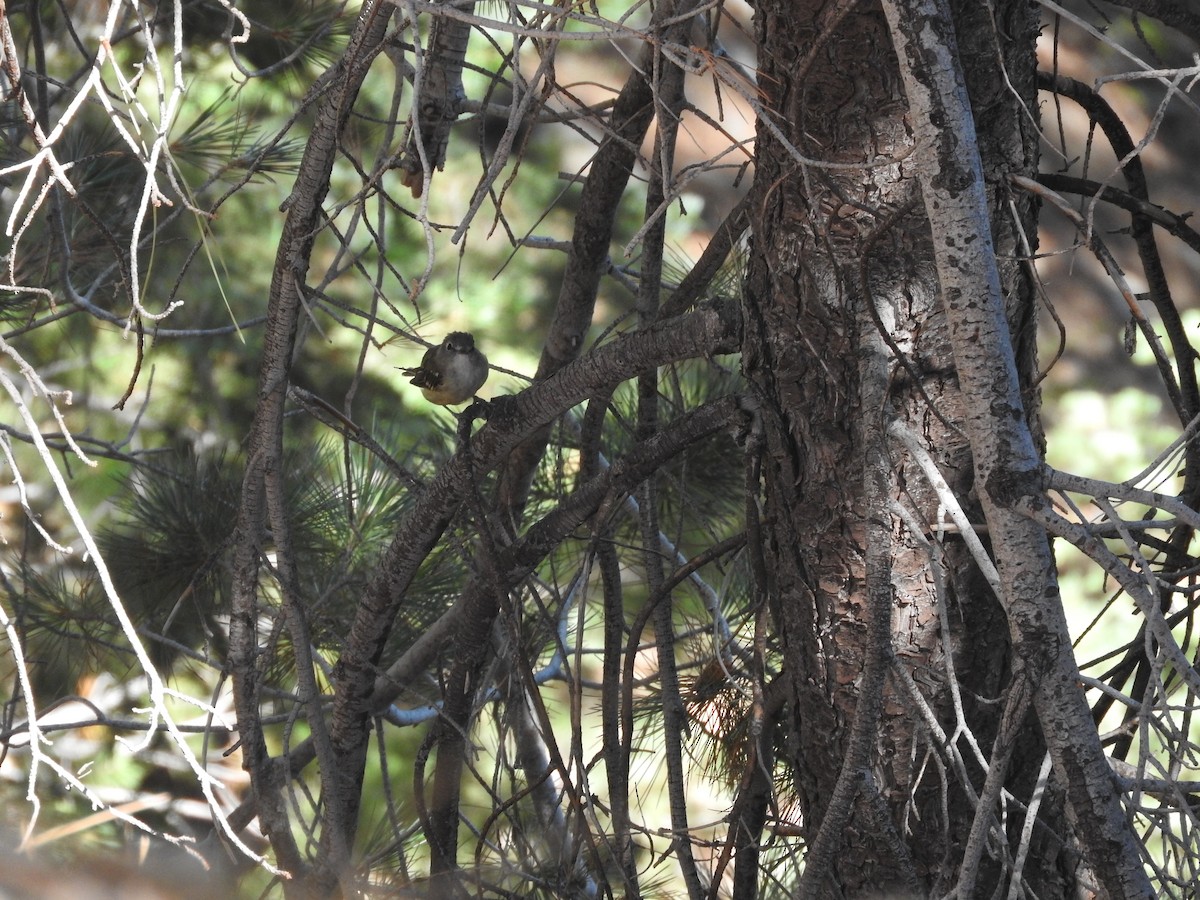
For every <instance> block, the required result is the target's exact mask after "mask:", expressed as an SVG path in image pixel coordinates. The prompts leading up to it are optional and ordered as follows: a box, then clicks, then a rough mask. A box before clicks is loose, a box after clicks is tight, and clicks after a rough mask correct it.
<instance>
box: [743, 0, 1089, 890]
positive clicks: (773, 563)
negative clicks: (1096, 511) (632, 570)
mask: <svg viewBox="0 0 1200 900" xmlns="http://www.w3.org/2000/svg"><path fill="white" fill-rule="evenodd" d="M994 15H995V20H994V21H993V19H992V18H991V16H990V15H989V10H988V9H986V8H984V7H983V6H980V5H979V4H974V5H972V4H968V3H961V4H958V5H957V6H956V8H955V16H956V18H957V25H958V29H959V33H960V34H966V35H968V36H969V38H970V39H969V40H964V41H963V42H962V44H963V46H962V47H961V48H960V49H961V52H962V64H963V68H964V70H965V71H966V77H967V82H968V88H969V92H970V96H971V99H972V103H973V108H974V112H975V118H976V122H977V125H978V129H979V132H980V152H981V155H982V157H983V165H984V172H985V179H986V183H987V187H988V191H989V204H990V206H991V209H992V211H993V212H994V213H996V214H995V215H993V217H992V221H993V223H996V224H993V229H994V233H993V240H994V242H995V245H996V248H997V256H998V257H999V258H1000V259H1001V260H1005V259H1007V260H1012V259H1014V258H1015V257H1018V256H1020V255H1022V253H1023V252H1027V251H1025V250H1023V248H1022V246H1021V244H1020V243H1019V241H1018V237H1017V234H1016V233H1015V231H1014V224H1013V222H1012V216H1011V214H1010V211H1009V209H1010V208H1009V196H1008V193H1007V190H1006V185H1007V182H1006V177H1007V175H1008V174H1009V173H1012V172H1016V173H1030V172H1032V171H1033V170H1034V169H1035V167H1036V135H1035V133H1034V123H1033V122H1031V121H1030V120H1029V111H1031V110H1036V94H1035V89H1034V77H1033V76H1034V56H1033V41H1034V39H1035V37H1036V33H1037V20H1036V16H1035V11H1034V10H1033V9H1032V8H1031V7H1030V6H1029V5H1028V4H1024V3H1019V2H1017V3H999V4H997V5H996V6H995V7H994ZM756 22H757V29H758V39H759V43H760V73H761V75H760V79H759V86H760V89H761V90H762V92H763V93H764V95H765V104H764V105H765V106H766V108H767V109H768V112H767V116H768V117H769V119H770V121H771V122H773V123H779V124H778V129H775V128H772V127H769V126H768V125H766V124H763V123H762V122H760V126H759V134H758V153H757V165H758V172H757V178H756V187H755V193H754V194H753V196H752V197H751V209H752V213H751V215H752V217H753V218H752V227H753V233H754V242H753V246H752V249H751V256H750V262H749V268H748V273H747V290H746V295H745V322H746V327H745V338H744V347H743V351H744V365H745V369H746V372H747V375H748V376H749V377H750V378H751V380H752V381H753V382H754V384H755V385H756V386H757V388H758V389H759V391H760V392H761V396H762V397H763V398H764V403H763V418H764V428H765V443H766V450H765V458H764V460H763V466H762V472H763V485H762V488H763V491H764V493H765V503H764V513H765V515H764V521H765V523H766V528H765V529H764V530H765V532H766V534H767V538H766V540H765V544H766V546H765V548H764V550H765V553H766V558H767V562H768V565H767V571H769V572H770V573H771V582H772V583H770V584H768V585H767V586H766V587H767V589H768V594H769V597H770V598H771V602H772V603H773V610H772V613H773V615H774V618H775V623H776V628H777V631H778V633H779V635H780V640H781V643H782V644H783V647H784V666H785V677H786V678H787V679H788V684H789V686H790V692H791V696H790V701H791V703H790V716H787V717H785V719H784V723H783V725H782V726H781V727H782V729H783V731H782V734H781V736H780V739H779V741H778V745H779V746H780V747H781V748H782V758H783V759H786V760H788V761H789V762H790V764H791V766H792V770H793V772H794V778H795V790H796V795H797V797H798V801H799V808H798V810H797V811H795V812H794V813H793V815H794V816H795V817H798V819H799V824H800V826H801V830H802V833H803V834H804V836H805V838H806V840H807V844H808V857H807V862H806V869H807V871H806V876H805V877H806V879H811V881H810V882H809V887H810V888H811V889H812V890H813V891H819V892H820V893H822V894H825V893H828V894H831V895H836V894H837V891H836V890H834V886H835V885H836V887H837V889H838V890H840V891H841V892H842V894H843V895H844V896H847V897H851V896H856V895H860V894H863V893H866V892H872V893H874V892H884V893H891V892H902V893H910V892H916V893H920V894H921V895H923V896H925V895H934V896H936V895H938V894H939V893H944V892H945V891H947V890H949V889H950V888H952V887H953V886H954V885H955V884H956V883H958V881H959V878H960V875H961V874H962V873H961V872H960V869H961V868H962V867H963V865H964V863H963V859H964V845H966V844H967V843H968V838H969V836H970V835H971V834H972V823H973V820H974V818H975V805H976V799H975V798H977V797H978V795H979V793H980V792H981V791H983V790H984V788H985V782H984V779H985V774H986V764H987V761H988V760H991V759H993V758H995V759H997V760H1001V762H1000V763H999V764H998V766H999V771H998V777H997V778H996V779H995V780H996V784H995V785H993V786H992V788H991V789H992V790H993V791H996V790H999V788H1000V786H1001V785H1003V787H1004V788H1005V789H1006V790H1008V791H1010V792H1011V795H1012V796H1013V797H1015V798H1016V800H1017V801H1019V804H1024V803H1028V802H1029V801H1030V800H1031V797H1032V795H1033V791H1034V785H1035V783H1036V779H1037V775H1038V772H1039V770H1040V768H1041V765H1042V760H1043V757H1044V742H1043V741H1042V739H1041V736H1040V732H1039V731H1038V729H1037V725H1036V721H1035V719H1034V717H1032V716H1030V715H1027V710H1028V703H1027V702H1025V700H1024V699H1023V698H1024V697H1025V694H1024V693H1023V692H1021V691H1013V692H1009V691H1008V688H1009V687H1011V685H1012V684H1013V683H1014V678H1013V673H1012V671H1011V666H1010V642H1009V639H1008V624H1007V622H1006V619H1005V614H1004V610H1003V608H1002V606H1001V605H1000V603H999V602H998V599H997V597H996V594H995V592H994V591H993V590H992V588H991V587H990V586H989V582H988V579H987V578H986V577H985V575H984V573H983V572H981V570H980V568H979V566H977V565H976V564H975V562H974V558H973V556H972V553H971V551H970V549H969V546H968V543H967V541H966V540H965V539H964V538H963V537H962V536H961V535H960V536H952V537H950V538H948V539H947V540H945V541H944V542H943V543H939V542H938V541H936V540H935V532H936V530H937V528H938V524H939V521H940V519H941V518H943V517H941V516H940V513H939V510H940V509H941V505H942V503H943V500H944V497H939V494H938V492H937V490H936V489H935V487H934V486H933V483H932V482H931V479H930V478H929V477H927V475H926V474H924V473H923V471H922V467H921V459H920V458H919V455H920V454H922V453H924V454H928V456H929V457H930V458H931V459H932V461H933V462H934V463H936V467H937V470H938V471H939V472H940V473H941V476H942V477H943V478H944V479H945V481H946V483H947V485H948V488H949V490H950V491H951V492H952V493H953V495H954V496H955V497H957V498H959V500H960V502H961V504H962V507H963V512H964V513H965V515H966V517H967V519H968V520H969V521H970V522H971V523H972V524H975V525H978V524H980V523H981V522H982V521H983V518H982V515H981V513H980V510H979V504H978V501H977V500H976V499H975V495H974V493H973V478H974V476H973V463H972V456H971V451H970V447H969V445H968V443H967V439H966V437H965V436H964V434H963V431H962V429H961V424H962V422H963V420H964V413H965V410H964V399H963V396H962V395H961V394H960V391H959V384H958V379H957V373H956V369H955V365H954V360H953V357H952V355H951V347H950V341H949V336H948V333H947V326H946V316H945V311H944V308H943V306H942V297H941V295H940V291H939V286H938V280H937V273H936V271H935V266H934V259H933V252H932V245H931V242H930V238H929V223H928V220H927V219H926V216H925V206H924V204H923V203H922V201H921V194H920V191H919V188H918V186H917V182H916V178H915V170H914V167H913V163H912V153H913V150H914V142H913V129H912V125H911V123H910V122H909V121H908V118H907V117H908V105H907V103H906V100H905V96H904V91H903V88H902V86H901V82H900V78H899V74H898V69H897V63H896V57H895V51H894V50H893V45H892V38H891V36H890V34H889V31H888V26H887V23H886V21H885V19H884V17H883V14H882V12H881V11H880V8H879V7H878V6H877V5H875V4H874V3H870V2H863V3H859V4H857V5H855V4H853V3H838V2H831V3H827V4H821V3H815V2H806V3H801V4H792V3H779V2H772V3H760V4H759V5H758V15H757V19H756ZM1001 55H1003V58H1005V60H1006V62H1005V65H1006V69H1007V73H1008V82H1009V83H1010V84H1011V86H1012V87H1011V88H1010V86H1009V83H1006V81H1005V79H1004V77H1002V74H1003V73H1001V71H1000V68H999V65H1000V58H1001ZM797 59H799V63H798V64H797ZM834 61H836V63H835V62H834ZM1014 89H1015V93H1016V94H1017V95H1018V96H1019V97H1020V101H1018V99H1017V96H1014ZM1021 103H1023V104H1024V109H1022V106H1021ZM1014 208H1015V209H1017V211H1018V214H1019V216H1020V217H1021V219H1022V221H1021V222H1020V225H1021V226H1022V227H1024V229H1025V234H1026V235H1028V236H1029V238H1028V239H1029V241H1030V242H1032V241H1034V240H1035V238H1034V235H1035V227H1034V225H1033V222H1032V219H1031V217H1030V215H1029V212H1030V210H1029V209H1028V207H1027V206H1026V207H1020V206H1018V207H1014ZM1000 274H1001V280H1002V288H1003V291H1004V296H1005V300H1006V304H1007V309H1008V314H1009V324H1010V329H1011V330H1012V331H1013V334H1014V343H1015V344H1016V346H1017V355H1018V366H1019V368H1020V369H1021V375H1022V378H1023V383H1025V384H1030V383H1032V378H1031V373H1032V371H1033V369H1034V362H1035V360H1034V355H1033V336H1034V335H1033V328H1032V321H1033V317H1032V299H1031V297H1032V292H1031V290H1030V285H1029V283H1028V281H1027V277H1026V273H1025V271H1024V269H1023V267H1022V266H1021V265H1020V264H1018V263H1015V262H1009V263H1007V264H1002V266H1001V272H1000ZM881 330H882V331H883V333H884V335H885V337H884V341H886V346H884V347H882V353H883V356H884V357H885V358H886V366H887V369H886V375H885V378H884V382H885V383H884V389H885V391H886V398H885V401H884V403H885V405H884V406H883V407H882V408H880V407H877V406H875V405H873V404H870V403H869V402H865V401H864V396H869V392H868V391H867V390H866V389H867V384H866V383H865V382H866V381H869V380H870V376H869V374H868V375H864V373H867V372H869V371H870V363H869V359H870V357H871V349H870V344H871V341H872V340H875V339H877V338H876V335H878V334H879V332H880V331H881ZM864 361H867V362H864ZM1026 408H1027V409H1033V408H1035V406H1034V404H1033V403H1030V402H1027V403H1026ZM887 419H894V420H896V421H897V423H898V424H897V425H894V426H893V427H892V439H891V440H890V441H889V443H888V445H887V446H888V452H887V454H886V455H885V456H884V458H883V460H882V462H880V461H879V460H878V459H876V460H875V461H874V462H872V457H871V455H870V453H869V452H868V451H869V448H870V446H871V443H872V440H873V439H874V438H875V437H878V436H879V432H880V430H881V429H885V428H887V421H886V420H887ZM914 454H915V455H914ZM926 465H928V464H927V463H926ZM872 466H882V468H883V470H884V474H885V475H886V476H887V479H888V480H887V481H885V482H884V485H885V491H884V493H885V494H886V497H887V499H888V500H890V501H891V503H890V504H888V503H886V502H883V501H881V500H874V501H872V500H870V499H869V498H870V497H871V492H870V490H869V488H868V489H865V488H864V484H868V485H869V484H870V479H871V477H872V476H873V475H878V472H875V473H873V472H872V471H871V468H872ZM880 522H882V523H884V526H885V528H884V532H883V535H884V538H885V539H886V538H887V536H888V534H889V533H890V553H889V554H888V557H889V562H890V565H889V566H887V567H885V569H884V570H883V571H882V572H881V573H877V574H876V575H875V576H873V577H875V578H877V579H882V584H883V590H882V596H883V602H882V605H879V606H878V607H877V609H878V612H879V615H880V616H881V617H882V618H884V619H885V620H886V622H887V625H888V628H887V629H885V630H884V631H885V633H888V634H890V637H891V640H890V646H889V645H888V642H887V641H884V640H882V639H873V638H872V636H871V631H870V624H871V619H872V613H873V607H872V604H871V602H870V600H869V597H870V596H878V595H879V592H878V591H876V593H875V594H874V595H873V594H872V593H871V592H870V591H869V590H868V582H869V580H870V579H871V578H872V576H871V574H870V572H869V570H868V562H867V560H868V554H869V552H870V549H871V543H872V542H871V541H869V540H868V531H869V530H870V528H871V527H872V523H874V524H876V525H878V524H879V523H880ZM984 542H985V543H986V535H985V536H984ZM876 543H877V542H876ZM976 556H978V554H976ZM872 583H874V582H872ZM889 583H890V591H889V590H888V585H889ZM889 595H890V596H889ZM872 665H874V666H876V670H875V672H876V674H877V675H878V680H874V679H873V678H872V672H871V671H870V670H871V666H872ZM879 673H882V674H879ZM883 675H886V679H885V678H884V677H883ZM872 684H880V685H882V692H881V695H880V696H878V697H874V698H870V697H867V698H865V699H867V700H869V701H870V702H869V703H867V704H864V703H863V700H864V692H866V691H868V690H869V689H870V685H872ZM918 695H919V696H918ZM1008 697H1011V701H1010V702H1009V703H1008V705H1007V707H1006V703H1005V700H1006V698H1008ZM922 706H924V709H925V711H924V712H921V709H922ZM956 707H961V714H959V713H956ZM1005 715H1007V719H1006V722H1005V729H1006V730H1005V731H1004V732H1003V734H1002V740H1000V741H997V735H998V732H999V730H1000V728H1001V720H1002V716H1005ZM856 717H857V718H856ZM856 740H857V741H859V742H860V743H861V744H862V746H857V745H856V743H855V742H856ZM1009 752H1011V759H1010V761H1009V764H1008V767H1007V770H1005V769H1004V767H1003V762H1002V760H1003V759H1004V758H1005V756H1006V754H1007V753H1009ZM839 776H841V777H839ZM1050 790H1051V791H1054V790H1055V788H1053V787H1051V788H1050ZM1019 804H1018V805H1017V806H1010V807H1009V810H1010V813H1011V814H1010V816H1009V818H1008V823H1011V824H1008V825H1007V827H1008V829H1009V834H1008V838H1009V843H1010V845H1011V846H1013V847H1015V846H1016V844H1017V838H1018V837H1019V834H1020V829H1021V824H1022V822H1023V819H1024V813H1023V810H1022V809H1021V807H1020V805H1019ZM1060 809H1061V803H1059V802H1055V800H1054V798H1053V797H1052V796H1051V797H1043V798H1042V800H1041V818H1042V820H1043V821H1047V822H1048V824H1049V828H1042V827H1040V826H1039V827H1038V828H1035V829H1034V830H1033V832H1032V836H1031V840H1032V842H1033V846H1032V848H1031V849H1030V851H1029V853H1028V856H1027V859H1026V861H1025V862H1024V869H1023V873H1022V877H1023V878H1024V880H1025V882H1026V884H1027V885H1029V886H1030V887H1032V889H1033V891H1034V892H1035V893H1036V894H1037V895H1038V896H1048V897H1050V896H1064V895H1066V894H1068V893H1070V892H1071V890H1072V889H1073V887H1072V882H1073V878H1074V876H1073V874H1072V872H1071V870H1070V868H1069V866H1068V865H1067V862H1066V860H1067V859H1068V857H1069V856H1070V854H1068V853H1065V852H1064V850H1065V849H1066V848H1064V846H1063V845H1062V843H1061V839H1060V838H1055V837H1052V836H1051V835H1054V834H1057V835H1064V834H1067V833H1068V829H1067V825H1066V823H1065V821H1064V820H1063V819H1062V815H1061V812H1059V810H1060ZM1048 811H1049V812H1048ZM823 823H824V825H823ZM1013 852H1015V851H1013ZM966 859H967V860H968V862H969V864H970V865H972V866H974V867H975V869H977V871H972V873H969V879H973V880H974V882H975V885H976V887H977V889H980V890H981V891H983V890H984V889H985V888H986V889H987V890H988V891H990V889H991V888H992V887H993V886H994V885H995V884H996V882H997V881H999V880H1000V879H1002V878H1006V877H1007V876H1006V875H1004V871H1005V868H1004V867H1003V866H1002V865H1001V862H1000V861H997V860H995V859H992V858H990V857H987V856H986V855H985V857H984V858H983V859H982V860H981V861H980V862H979V863H978V864H976V863H974V862H970V860H971V857H970V854H969V853H968V854H967V855H966ZM1010 863H1011V859H1010ZM806 895H807V894H806Z"/></svg>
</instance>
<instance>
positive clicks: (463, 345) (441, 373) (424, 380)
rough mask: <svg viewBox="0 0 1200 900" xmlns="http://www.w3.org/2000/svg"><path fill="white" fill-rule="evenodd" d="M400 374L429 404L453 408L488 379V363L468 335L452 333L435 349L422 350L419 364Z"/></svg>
mask: <svg viewBox="0 0 1200 900" xmlns="http://www.w3.org/2000/svg"><path fill="white" fill-rule="evenodd" d="M400 371H402V372H403V373H404V374H405V375H407V376H408V377H409V378H410V379H411V381H412V383H413V384H415V385H416V386H417V387H419V388H420V389H421V393H422V394H424V395H425V399H426V400H428V401H429V402H430V403H436V404H437V405H438V406H457V405H458V404H460V403H465V402H466V401H467V400H470V399H471V398H472V397H474V396H475V392H476V391H478V390H479V389H480V388H481V387H483V383H484V382H485V381H487V377H488V361H487V357H486V356H484V355H483V354H482V353H480V352H479V349H478V348H477V347H476V346H475V338H474V337H473V336H472V335H471V334H470V333H469V332H466V331H452V332H450V334H448V335H446V337H445V338H444V339H443V340H442V342H441V343H440V344H439V345H438V346H436V347H430V348H429V349H428V350H427V351H425V356H424V357H423V358H422V359H421V365H419V366H417V368H415V369H403V368H402V369H401V370H400Z"/></svg>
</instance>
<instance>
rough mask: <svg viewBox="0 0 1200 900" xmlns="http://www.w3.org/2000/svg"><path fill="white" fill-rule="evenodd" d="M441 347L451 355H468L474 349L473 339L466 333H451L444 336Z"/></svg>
mask: <svg viewBox="0 0 1200 900" xmlns="http://www.w3.org/2000/svg"><path fill="white" fill-rule="evenodd" d="M442 346H443V347H445V348H446V349H447V350H449V351H451V352H452V353H470V352H471V351H472V350H474V349H475V338H474V337H473V336H472V335H471V333H470V332H467V331H452V332H450V333H449V334H448V335H446V339H445V340H444V341H442Z"/></svg>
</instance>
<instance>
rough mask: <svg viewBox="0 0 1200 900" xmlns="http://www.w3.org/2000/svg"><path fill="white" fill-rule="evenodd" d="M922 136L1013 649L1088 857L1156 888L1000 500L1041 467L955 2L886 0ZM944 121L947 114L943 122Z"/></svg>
mask: <svg viewBox="0 0 1200 900" xmlns="http://www.w3.org/2000/svg"><path fill="white" fill-rule="evenodd" d="M883 8H884V12H885V14H886V16H887V20H888V24H889V27H890V28H891V32H892V37H893V40H894V42H895V45H896V51H897V56H898V57H899V60H900V71H901V77H902V78H903V81H904V87H905V92H906V93H907V95H908V103H909V108H910V110H911V121H912V123H913V128H914V132H915V135H916V138H917V146H916V150H915V153H914V159H915V162H916V166H917V171H918V177H919V179H920V183H921V188H922V193H923V196H924V200H925V206H926V210H927V212H928V214H929V218H930V220H931V222H934V223H936V224H935V227H934V229H933V247H934V254H935V261H936V264H937V270H938V277H939V281H940V283H941V286H942V296H943V300H944V303H945V307H946V316H947V322H948V325H949V329H950V338H951V342H952V345H953V349H954V357H955V362H956V366H957V369H958V377H959V383H960V385H961V387H962V391H963V395H964V398H965V403H964V406H965V409H966V412H965V421H964V425H965V429H964V430H965V431H966V434H967V436H968V438H969V439H970V442H971V448H972V451H973V453H974V458H975V471H976V484H977V485H979V486H981V487H982V488H983V490H981V491H980V499H981V501H982V504H983V508H984V513H985V515H986V517H987V523H988V528H989V533H990V536H991V538H992V546H993V549H994V552H995V555H996V561H997V568H998V569H999V571H1000V574H1001V578H1002V579H1003V583H1004V587H1005V592H1004V596H1003V598H1002V599H1003V602H1004V605H1005V610H1006V612H1007V613H1008V618H1009V627H1010V631H1011V634H1012V641H1013V648H1014V651H1015V652H1016V653H1017V654H1018V655H1019V656H1020V657H1022V659H1023V660H1024V662H1025V663H1026V665H1027V666H1028V670H1027V671H1028V674H1029V676H1030V677H1031V678H1032V679H1033V682H1034V685H1035V691H1036V693H1035V697H1034V702H1035V704H1036V708H1037V712H1038V716H1039V718H1040V720H1041V723H1042V728H1043V730H1044V732H1045V735H1046V743H1047V745H1048V747H1049V749H1050V752H1051V755H1052V757H1053V759H1054V766H1055V770H1056V773H1057V775H1058V777H1059V779H1061V781H1062V783H1063V785H1064V786H1065V788H1066V791H1067V796H1068V798H1069V801H1070V813H1071V814H1072V815H1073V820H1074V824H1075V825H1076V828H1077V834H1078V837H1079V839H1080V841H1081V843H1082V845H1083V848H1084V851H1085V854H1086V858H1087V864H1088V865H1089V866H1090V867H1092V868H1093V869H1094V871H1095V872H1096V873H1097V874H1098V876H1099V880H1100V881H1101V882H1102V883H1103V884H1104V885H1105V886H1106V887H1107V888H1108V890H1109V892H1110V893H1111V894H1112V896H1114V897H1151V896H1153V891H1152V890H1151V887H1150V884H1149V881H1148V880H1147V878H1146V875H1145V873H1144V872H1143V870H1142V865H1141V859H1140V858H1139V856H1138V850H1137V844H1136V842H1135V840H1134V836H1133V833H1132V832H1131V830H1130V828H1129V824H1128V822H1127V821H1126V819H1125V817H1124V815H1123V813H1122V810H1121V803H1120V793H1119V789H1118V785H1117V783H1116V780H1115V778H1114V777H1113V774H1112V771H1111V769H1110V768H1109V766H1108V763H1107V761H1106V760H1105V757H1104V753H1103V751H1102V749H1101V746H1100V741H1099V739H1098V737H1097V735H1096V731H1095V728H1094V727H1093V725H1092V720H1091V715H1090V713H1089V710H1088V707H1087V703H1086V700H1085V697H1084V694H1083V692H1082V690H1080V687H1079V684H1078V681H1077V674H1078V670H1077V668H1076V665H1075V660H1074V656H1073V654H1072V652H1071V640H1070V635H1069V634H1068V631H1067V623H1066V619H1065V616H1064V614H1063V609H1062V602H1061V600H1060V597H1059V593H1058V584H1057V578H1056V571H1055V566H1054V559H1053V557H1052V556H1051V553H1050V546H1049V541H1048V540H1047V538H1046V534H1045V532H1044V531H1043V530H1042V529H1041V528H1039V527H1038V526H1037V525H1036V524H1035V523H1034V522H1032V521H1030V520H1028V519H1026V518H1024V517H1023V516H1021V515H1020V514H1019V513H1017V512H1016V511H1014V510H1013V509H1011V508H1009V507H1008V506H1006V505H1003V504H1002V503H1001V502H998V501H997V499H996V490H995V488H996V486H997V485H999V484H1003V483H1004V482H1005V481H1006V480H1010V479H1022V478H1028V477H1030V476H1033V475H1035V473H1037V472H1038V471H1039V466H1040V460H1039V458H1038V453H1037V450H1036V448H1035V445H1034V441H1033V438H1032V436H1031V434H1030V431H1029V426H1028V424H1027V419H1026V416H1025V410H1024V407H1023V405H1022V401H1021V391H1020V383H1019V380H1018V375H1017V368H1016V363H1015V359H1014V355H1013V348H1012V342H1011V340H1010V337H1009V331H1008V324H1007V322H1006V320H1005V316H1004V298H1003V296H1002V295H1001V290H1000V278H999V274H998V272H997V270H996V260H995V254H994V251H993V249H992V240H991V229H990V227H989V225H990V223H989V216H988V207H987V198H986V195H985V192H984V182H983V173H982V169H981V165H980V160H979V156H978V149H977V146H976V141H975V126H974V122H973V120H972V116H971V109H970V105H969V102H968V100H967V95H966V89H965V87H964V84H963V76H962V71H961V69H960V66H959V59H958V55H957V46H956V40H955V37H954V33H953V28H952V26H951V24H950V23H951V18H950V11H949V9H948V8H947V7H946V5H945V3H944V2H940V0H921V2H914V3H898V2H896V0H884V2H883ZM935 123H936V124H935Z"/></svg>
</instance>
